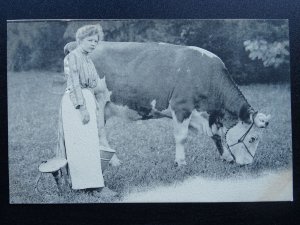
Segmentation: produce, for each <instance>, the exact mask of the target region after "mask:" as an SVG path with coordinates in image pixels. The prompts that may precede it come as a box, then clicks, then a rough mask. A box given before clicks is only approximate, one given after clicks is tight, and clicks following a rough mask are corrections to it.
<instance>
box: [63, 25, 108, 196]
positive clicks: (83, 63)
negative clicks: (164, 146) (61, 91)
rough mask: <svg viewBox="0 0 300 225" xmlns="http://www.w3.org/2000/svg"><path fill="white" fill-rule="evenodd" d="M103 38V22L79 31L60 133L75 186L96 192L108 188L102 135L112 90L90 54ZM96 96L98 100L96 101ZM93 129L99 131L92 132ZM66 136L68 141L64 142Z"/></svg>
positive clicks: (71, 55)
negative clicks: (102, 159)
mask: <svg viewBox="0 0 300 225" xmlns="http://www.w3.org/2000/svg"><path fill="white" fill-rule="evenodd" d="M102 38H103V32H102V29H101V27H100V26H99V25H87V26H83V27H81V28H79V29H78V31H77V32H76V42H77V47H76V49H74V50H73V51H71V52H70V53H69V54H68V55H67V56H66V58H65V61H66V62H68V63H67V64H68V74H67V92H66V94H65V95H64V97H63V100H62V102H63V104H62V107H61V109H62V110H61V112H62V121H61V122H60V126H59V130H61V128H62V129H63V132H62V131H61V132H59V136H60V137H59V146H58V152H57V155H60V156H64V154H66V158H67V159H68V166H69V171H70V177H71V180H72V188H73V189H92V190H95V189H97V191H96V194H97V192H99V191H101V190H102V188H103V187H104V180H103V175H102V170H101V160H100V149H99V137H98V135H99V136H101V130H103V129H104V112H103V110H104V106H105V103H106V102H107V100H109V91H108V90H107V87H106V83H105V79H100V78H99V76H98V73H97V71H96V68H95V66H94V64H93V62H92V60H91V59H90V57H89V54H90V53H91V52H92V51H93V50H94V49H95V48H96V46H97V44H98V42H99V41H100V40H102ZM95 98H96V100H97V101H93V100H95ZM90 120H91V122H90ZM80 124H81V125H80ZM62 125H63V126H62ZM76 129H78V130H76ZM91 130H93V131H95V132H92V133H91ZM93 135H96V137H95V136H93ZM62 136H63V137H64V138H62ZM92 137H94V138H92ZM62 139H64V143H61V142H62V141H61V140H62ZM64 145H65V146H66V149H64ZM95 146H96V147H95ZM64 151H65V153H64ZM94 194H95V191H94Z"/></svg>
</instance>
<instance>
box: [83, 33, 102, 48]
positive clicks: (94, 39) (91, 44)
mask: <svg viewBox="0 0 300 225" xmlns="http://www.w3.org/2000/svg"><path fill="white" fill-rule="evenodd" d="M98 42H99V38H98V35H96V34H95V35H92V36H89V37H86V38H84V39H82V40H81V41H80V43H79V45H80V46H81V48H82V49H83V50H84V51H86V52H88V53H91V52H92V51H94V49H95V48H96V46H97V44H98Z"/></svg>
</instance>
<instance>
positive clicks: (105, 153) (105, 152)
mask: <svg viewBox="0 0 300 225" xmlns="http://www.w3.org/2000/svg"><path fill="white" fill-rule="evenodd" d="M115 153H116V151H115V150H113V149H111V148H108V147H105V146H100V157H101V169H102V172H104V170H105V169H106V168H107V166H108V164H109V161H110V160H111V158H112V157H113V155H114V154H115Z"/></svg>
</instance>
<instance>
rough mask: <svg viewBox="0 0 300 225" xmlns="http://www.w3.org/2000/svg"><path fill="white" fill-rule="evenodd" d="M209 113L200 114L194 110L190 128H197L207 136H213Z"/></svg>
mask: <svg viewBox="0 0 300 225" xmlns="http://www.w3.org/2000/svg"><path fill="white" fill-rule="evenodd" d="M208 117H209V115H208V113H207V112H198V111H197V110H193V112H192V116H191V122H190V126H192V127H194V128H196V129H197V130H198V131H199V132H202V133H204V134H206V135H207V136H209V137H212V136H213V133H212V129H211V128H210V127H209V122H208Z"/></svg>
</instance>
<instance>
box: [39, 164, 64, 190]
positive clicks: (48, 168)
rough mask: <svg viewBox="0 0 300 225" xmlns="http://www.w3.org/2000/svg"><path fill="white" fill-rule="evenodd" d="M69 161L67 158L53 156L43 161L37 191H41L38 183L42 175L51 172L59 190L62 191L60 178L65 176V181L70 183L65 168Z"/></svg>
mask: <svg viewBox="0 0 300 225" xmlns="http://www.w3.org/2000/svg"><path fill="white" fill-rule="evenodd" d="M67 163H68V162H67V160H66V159H65V158H52V159H49V160H47V161H43V162H42V163H41V164H40V165H39V174H38V177H37V179H36V182H35V190H36V191H37V192H40V190H39V187H38V184H39V181H40V179H41V176H42V175H44V174H47V173H51V174H52V175H53V177H54V179H55V182H56V185H57V188H58V190H59V192H60V193H62V183H61V179H60V178H61V177H62V176H63V177H64V180H65V183H66V184H67V183H68V181H67V174H66V173H65V171H64V170H63V168H64V167H65V166H66V165H67Z"/></svg>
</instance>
